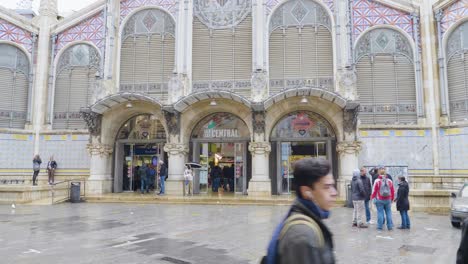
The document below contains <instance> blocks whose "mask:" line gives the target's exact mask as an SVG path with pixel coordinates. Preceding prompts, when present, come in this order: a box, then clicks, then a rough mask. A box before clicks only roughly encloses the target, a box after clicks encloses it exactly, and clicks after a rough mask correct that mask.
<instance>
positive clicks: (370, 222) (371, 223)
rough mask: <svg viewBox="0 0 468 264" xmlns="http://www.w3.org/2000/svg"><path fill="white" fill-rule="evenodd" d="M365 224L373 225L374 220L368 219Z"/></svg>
mask: <svg viewBox="0 0 468 264" xmlns="http://www.w3.org/2000/svg"><path fill="white" fill-rule="evenodd" d="M367 224H368V225H373V224H375V222H374V221H372V220H369V221H368V222H367Z"/></svg>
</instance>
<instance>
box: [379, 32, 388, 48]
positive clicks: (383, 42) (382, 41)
mask: <svg viewBox="0 0 468 264" xmlns="http://www.w3.org/2000/svg"><path fill="white" fill-rule="evenodd" d="M388 41H389V40H388V37H387V36H386V35H385V33H384V32H380V34H379V36H378V37H377V39H376V42H377V44H379V46H380V47H381V48H382V49H385V47H387V45H388Z"/></svg>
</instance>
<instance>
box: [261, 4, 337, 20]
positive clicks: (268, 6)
mask: <svg viewBox="0 0 468 264" xmlns="http://www.w3.org/2000/svg"><path fill="white" fill-rule="evenodd" d="M303 1H311V2H322V3H323V4H325V5H326V6H327V7H328V9H330V11H331V12H332V13H333V12H334V11H335V2H334V0H322V1H312V0H303ZM286 2H288V1H281V0H266V12H267V15H269V14H271V12H272V10H273V9H274V8H275V7H276V6H277V5H280V4H283V3H286ZM300 2H301V4H302V1H300ZM302 5H303V4H302ZM299 22H301V21H299Z"/></svg>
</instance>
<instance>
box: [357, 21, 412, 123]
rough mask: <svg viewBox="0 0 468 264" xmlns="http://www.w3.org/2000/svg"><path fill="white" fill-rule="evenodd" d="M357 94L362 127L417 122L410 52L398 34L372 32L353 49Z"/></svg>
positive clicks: (405, 42)
mask: <svg viewBox="0 0 468 264" xmlns="http://www.w3.org/2000/svg"><path fill="white" fill-rule="evenodd" d="M355 59H356V72H357V93H358V97H359V102H360V103H361V108H360V114H359V116H360V120H361V123H362V124H414V123H416V122H417V113H416V110H417V103H416V82H415V70H414V62H413V49H412V46H411V44H410V42H409V41H408V39H407V38H406V37H405V36H403V35H402V34H401V33H400V32H398V31H396V30H393V29H389V28H379V29H374V30H371V31H369V32H368V33H366V34H365V35H364V36H362V37H361V38H360V39H359V40H358V43H357V45H356V49H355Z"/></svg>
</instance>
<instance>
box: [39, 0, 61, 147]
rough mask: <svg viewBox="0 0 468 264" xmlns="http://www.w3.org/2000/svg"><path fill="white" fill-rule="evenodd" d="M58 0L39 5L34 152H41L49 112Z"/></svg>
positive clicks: (46, 1) (46, 0)
mask: <svg viewBox="0 0 468 264" xmlns="http://www.w3.org/2000/svg"><path fill="white" fill-rule="evenodd" d="M57 13H58V11H57V0H41V3H40V7H39V14H40V16H39V19H38V24H39V27H40V28H39V41H38V47H37V49H38V53H37V59H36V73H35V81H34V89H33V105H34V111H33V127H34V132H35V141H34V154H37V153H39V132H40V130H41V129H42V127H43V125H44V123H45V116H46V112H47V85H48V81H49V80H48V78H49V67H44V65H50V64H51V63H53V61H50V60H49V58H50V55H51V51H50V47H51V41H50V27H51V25H52V24H54V23H55V22H57Z"/></svg>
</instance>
